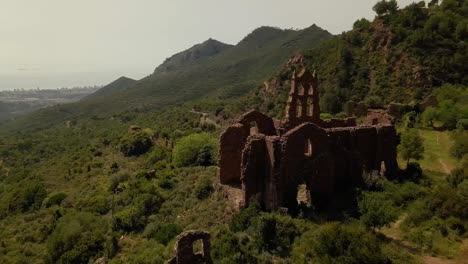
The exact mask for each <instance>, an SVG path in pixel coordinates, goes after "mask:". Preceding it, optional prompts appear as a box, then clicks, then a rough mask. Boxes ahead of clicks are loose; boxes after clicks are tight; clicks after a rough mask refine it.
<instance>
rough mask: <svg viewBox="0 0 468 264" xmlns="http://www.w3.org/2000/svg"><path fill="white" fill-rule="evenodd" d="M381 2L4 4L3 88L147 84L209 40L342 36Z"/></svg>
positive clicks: (11, 0) (0, 42) (87, 0)
mask: <svg viewBox="0 0 468 264" xmlns="http://www.w3.org/2000/svg"><path fill="white" fill-rule="evenodd" d="M375 2H377V0H297V1H293V0H291V1H285V0H184V1H182V0H0V90H5V89H15V88H25V89H30V88H36V87H39V88H41V89H45V88H59V87H70V86H83V85H95V84H96V85H103V84H107V83H109V82H111V81H113V80H115V79H117V78H118V77H120V76H122V75H124V76H127V77H130V78H134V79H141V78H143V77H145V76H147V75H149V74H151V73H152V72H153V70H154V68H155V67H156V66H158V65H159V64H160V63H162V61H163V60H164V59H165V58H167V57H170V56H171V55H172V54H174V53H176V52H179V51H182V50H185V49H187V48H189V47H191V46H193V45H194V44H197V43H200V42H203V41H205V40H207V39H208V38H214V39H217V40H219V41H222V42H225V43H229V44H236V43H237V42H239V41H240V40H241V39H242V38H243V37H245V36H246V35H247V34H248V33H250V32H251V31H252V30H254V29H255V28H257V27H259V26H275V27H280V28H305V27H309V26H311V25H312V24H314V23H315V24H317V25H318V26H320V27H322V28H323V29H326V30H328V31H329V32H331V33H333V34H338V33H341V32H343V31H347V30H349V29H351V28H352V24H353V23H354V21H356V20H357V19H359V18H362V17H365V18H368V19H372V18H373V17H374V12H373V11H372V6H373V5H374V4H375ZM398 2H399V5H400V6H406V5H407V4H409V3H411V2H413V1H412V0H401V1H398Z"/></svg>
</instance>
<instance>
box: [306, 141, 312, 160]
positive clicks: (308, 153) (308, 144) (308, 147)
mask: <svg viewBox="0 0 468 264" xmlns="http://www.w3.org/2000/svg"><path fill="white" fill-rule="evenodd" d="M304 155H306V156H307V157H310V156H312V142H311V141H310V138H309V139H307V140H306V144H305V149H304Z"/></svg>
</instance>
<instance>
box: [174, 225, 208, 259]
mask: <svg viewBox="0 0 468 264" xmlns="http://www.w3.org/2000/svg"><path fill="white" fill-rule="evenodd" d="M197 240H201V241H202V242H203V251H202V252H197V253H194V252H193V244H194V243H195V242H196V241H197ZM210 243H211V242H210V234H209V233H208V232H205V231H196V230H192V231H186V232H183V233H182V234H180V235H179V236H177V242H176V244H175V250H176V256H175V257H174V258H172V259H170V260H168V261H166V264H208V263H212V260H211V255H210V254H211V253H210V250H211V244H210Z"/></svg>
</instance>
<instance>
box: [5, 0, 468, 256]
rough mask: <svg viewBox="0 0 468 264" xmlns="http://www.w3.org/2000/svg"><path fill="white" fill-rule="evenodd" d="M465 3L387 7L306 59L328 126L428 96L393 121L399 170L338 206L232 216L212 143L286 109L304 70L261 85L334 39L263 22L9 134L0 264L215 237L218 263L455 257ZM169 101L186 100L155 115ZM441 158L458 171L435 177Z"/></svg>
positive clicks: (148, 249)
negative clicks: (355, 105) (354, 109)
mask: <svg viewBox="0 0 468 264" xmlns="http://www.w3.org/2000/svg"><path fill="white" fill-rule="evenodd" d="M467 7H468V6H467V3H466V2H465V1H454V0H444V1H442V2H441V3H440V4H436V3H431V5H430V7H424V6H423V5H422V4H421V3H419V4H413V5H410V6H409V7H407V8H405V9H398V8H396V7H395V5H394V1H382V2H379V4H378V5H376V6H375V8H374V9H375V11H376V12H377V14H378V16H377V17H376V19H375V21H373V22H370V21H365V20H359V21H357V22H356V23H355V26H354V29H353V30H352V31H350V32H346V33H344V34H342V35H340V36H336V37H334V38H332V39H331V40H329V41H328V42H326V43H324V44H323V45H321V46H320V47H318V48H317V49H312V50H309V51H307V52H305V61H304V63H305V64H306V65H308V66H314V67H315V68H316V69H317V73H318V76H319V77H320V79H321V89H322V91H321V92H322V94H323V100H322V104H323V106H322V108H323V109H325V110H326V111H327V112H329V113H328V114H327V113H325V114H324V115H323V116H324V117H331V116H332V114H333V115H334V116H340V113H339V112H341V111H342V110H343V103H344V102H345V101H347V100H350V99H353V100H356V101H364V102H366V104H368V105H369V106H377V107H379V106H382V105H383V104H384V103H387V102H389V101H391V100H395V101H397V102H403V103H409V101H411V100H415V101H420V102H421V105H424V104H423V103H425V102H431V103H430V104H427V106H426V107H424V108H418V107H415V108H413V110H414V111H410V112H408V113H407V114H406V115H405V116H403V118H401V120H399V121H398V124H397V125H398V130H399V132H400V133H401V139H402V140H401V144H400V147H399V161H400V162H399V163H400V168H401V173H400V175H399V177H397V178H396V179H393V180H387V179H384V178H383V177H381V176H379V175H370V176H369V177H367V178H366V179H367V180H368V189H366V190H363V189H355V190H351V193H352V199H349V200H348V201H346V206H345V207H344V208H343V209H342V210H339V211H338V212H333V213H329V212H317V211H314V210H312V209H310V208H307V207H301V210H300V212H299V213H298V214H297V215H295V216H291V215H288V214H287V213H284V212H261V210H260V208H259V206H258V204H256V203H255V202H252V203H251V205H250V206H249V207H247V208H244V209H241V210H237V209H236V208H235V206H234V205H233V204H232V203H231V202H230V201H227V200H226V199H225V197H224V194H223V193H222V191H220V190H219V188H217V186H216V181H217V179H216V167H214V166H213V165H214V164H215V163H216V158H217V143H216V142H217V138H218V136H219V134H220V132H221V131H222V130H223V126H224V125H225V124H227V123H229V122H231V121H232V119H233V118H234V117H235V116H237V115H238V114H239V113H241V112H242V111H245V110H248V109H250V108H251V107H258V108H260V109H261V110H262V111H263V112H265V113H268V114H271V115H273V116H276V117H281V116H282V115H283V109H284V101H285V98H286V93H287V90H288V89H287V88H286V86H287V81H286V80H287V78H289V76H290V73H291V71H292V69H294V67H297V65H287V67H284V69H281V70H280V71H279V72H278V74H277V75H276V76H275V77H274V78H273V79H276V80H279V83H280V85H278V86H277V87H276V88H275V89H276V90H274V91H266V90H265V89H264V87H263V88H260V89H257V90H255V89H252V88H255V87H258V85H259V84H260V83H261V80H264V79H266V78H267V77H269V76H270V75H271V74H272V71H273V70H274V69H275V67H277V66H278V64H279V63H281V62H284V61H286V59H287V58H288V57H289V56H290V55H292V51H296V50H302V49H307V48H312V47H315V46H316V45H317V44H318V42H319V40H321V39H328V38H329V37H330V36H329V34H328V33H326V32H324V31H322V30H319V29H317V28H316V27H312V28H309V29H306V30H303V31H289V30H284V31H282V30H278V29H273V28H261V29H258V30H256V31H254V32H253V33H252V34H250V35H249V36H247V37H246V38H245V39H244V40H243V41H241V42H240V43H239V44H238V45H236V46H227V45H222V44H220V43H217V42H213V41H210V42H209V43H208V44H207V45H208V46H204V45H201V46H200V45H198V46H195V47H194V48H193V49H191V50H190V51H189V53H187V54H190V56H180V54H179V55H175V57H173V58H172V59H170V60H168V61H166V63H167V64H163V65H162V66H160V67H159V68H158V69H156V71H155V73H154V74H153V75H152V76H149V77H147V78H145V79H143V80H141V81H138V82H137V83H136V84H134V81H133V80H130V79H126V78H122V79H120V80H118V81H117V82H115V83H113V84H112V86H110V87H111V88H112V89H105V90H103V92H102V94H100V95H99V94H98V95H96V97H90V98H88V99H87V100H84V101H83V102H81V103H78V104H74V105H67V106H57V107H53V108H50V109H47V110H43V111H39V112H37V113H35V114H34V115H32V116H30V117H27V118H25V119H22V120H19V121H17V122H14V123H10V124H8V125H5V126H2V127H0V135H1V136H2V137H0V262H1V263H88V262H91V263H92V262H93V261H95V260H96V259H97V258H100V257H105V258H107V259H108V260H109V262H110V263H163V262H164V261H165V260H167V259H169V258H170V257H172V256H173V254H174V252H173V246H174V242H175V237H176V236H177V235H178V234H180V233H181V232H183V231H184V230H190V229H204V230H208V231H210V232H211V234H212V258H213V260H214V261H215V263H310V262H311V261H314V262H317V263H417V262H418V261H419V260H420V258H421V257H424V256H425V255H433V256H437V257H440V258H455V259H457V258H458V256H459V254H460V251H461V250H466V249H463V248H462V245H463V241H466V239H467V238H468V237H467V236H468V232H467V231H468V225H467V223H468V211H467V208H468V204H467V202H468V179H467V175H468V173H467V172H468V147H467V142H468V140H467V137H468V135H467V131H466V120H467V118H468V115H467V109H466V106H467V102H466V99H467V98H466V97H467V89H466V85H467V83H466V82H467V80H466V76H465V75H464V73H465V72H466V68H465V67H466V66H465V64H463V63H462V64H460V60H465V61H466V58H465V57H464V56H466V44H465V42H464V40H465V39H466V31H463V30H464V29H465V30H466V27H464V25H466V17H467V13H466V12H467ZM446 20H447V21H446ZM431 21H432V22H431ZM434 21H435V22H434ZM463 23H465V24H463ZM445 26H447V27H448V29H449V30H447V29H444V27H445ZM421 38H422V39H423V40H425V41H422V40H421ZM312 39H313V41H312ZM426 40H427V41H426ZM205 44H206V43H205ZM254 47H255V48H254ZM279 47H281V48H279ZM285 47H287V48H285ZM181 58H187V60H185V59H181ZM206 58H212V59H209V60H205V59H206ZM435 58H437V59H435ZM464 58H465V59H464ZM208 61H209V62H208ZM226 61H228V62H229V63H227V64H226ZM169 62H170V63H169ZM438 63H439V64H438ZM200 76H201V77H200ZM211 76H212V77H211ZM188 83H190V85H188ZM449 83H450V84H449ZM169 84H170V85H169ZM202 84H203V85H204V87H203V88H200V87H201V86H203V85H202ZM133 85H135V86H133ZM213 87H217V88H216V89H215V88H213ZM114 89H115V90H114ZM170 91H177V92H176V93H173V92H170ZM244 93H247V94H245V95H244V96H242V97H237V96H238V95H240V94H244ZM137 94H138V95H137ZM202 94H203V96H205V95H206V98H204V99H202V100H200V99H201V98H202ZM122 98H126V99H125V100H124V101H122V100H123V99H122ZM142 98H144V100H143V99H142ZM167 98H171V100H172V101H170V102H168V103H175V102H181V101H184V100H186V102H185V103H184V104H180V105H173V106H171V107H164V108H159V106H160V105H158V104H159V103H160V102H161V101H162V100H166V99H167ZM431 98H432V99H431ZM189 99H190V100H189ZM429 99H430V100H429ZM101 100H105V101H101ZM147 100H149V101H147ZM150 101H151V102H150ZM102 102H104V103H105V104H103V105H102V107H104V108H107V109H106V111H105V112H102V113H101V112H100V109H102V108H99V107H97V108H95V104H98V103H99V104H100V103H102ZM140 103H141V104H140ZM153 103H154V105H150V104H153ZM119 105H125V106H128V108H125V109H123V108H121V107H118V106H119ZM149 105H150V106H149ZM156 105H158V107H156ZM135 106H138V107H136V108H134V107H135ZM85 108H89V109H88V110H86V111H83V112H80V110H82V109H85ZM435 133H437V134H435ZM434 134H435V135H436V136H437V138H436V139H433V138H431V137H432V136H433V135H434ZM441 135H443V136H445V137H444V139H445V140H446V141H444V142H448V143H447V144H445V145H446V146H444V148H441V144H439V136H441ZM440 141H442V138H440ZM431 144H435V146H436V148H434V146H433V145H431ZM435 154H437V156H435V158H434V157H433V156H434V155H435ZM417 160H419V162H420V164H418V163H416V162H415V161H417ZM446 161H450V164H445V163H444V162H446ZM439 162H441V163H440V164H439ZM442 163H443V164H444V165H446V166H447V167H449V166H448V165H451V164H453V167H449V169H450V170H448V171H446V170H445V169H438V170H434V166H435V167H436V168H439V167H441V166H442ZM447 163H448V162H447ZM434 164H438V165H434Z"/></svg>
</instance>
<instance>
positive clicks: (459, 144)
mask: <svg viewBox="0 0 468 264" xmlns="http://www.w3.org/2000/svg"><path fill="white" fill-rule="evenodd" d="M452 139H453V142H454V143H453V145H452V147H451V148H450V152H451V154H452V155H453V156H454V157H456V158H458V159H461V158H462V157H463V156H464V155H465V154H468V131H460V132H454V133H453V134H452Z"/></svg>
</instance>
